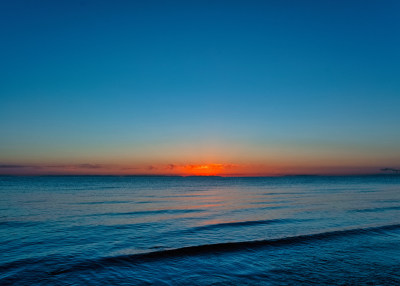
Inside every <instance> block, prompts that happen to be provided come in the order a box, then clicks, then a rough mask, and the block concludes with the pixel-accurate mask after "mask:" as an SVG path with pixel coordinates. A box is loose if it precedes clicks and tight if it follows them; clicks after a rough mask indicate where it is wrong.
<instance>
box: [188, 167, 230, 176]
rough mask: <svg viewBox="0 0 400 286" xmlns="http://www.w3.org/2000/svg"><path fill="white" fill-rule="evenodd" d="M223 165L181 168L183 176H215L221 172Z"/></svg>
mask: <svg viewBox="0 0 400 286" xmlns="http://www.w3.org/2000/svg"><path fill="white" fill-rule="evenodd" d="M224 168H225V166H224V165H223V164H203V165H186V166H184V167H183V170H184V172H185V174H188V175H193V176H217V175H219V174H220V173H221V172H222V171H223V170H224Z"/></svg>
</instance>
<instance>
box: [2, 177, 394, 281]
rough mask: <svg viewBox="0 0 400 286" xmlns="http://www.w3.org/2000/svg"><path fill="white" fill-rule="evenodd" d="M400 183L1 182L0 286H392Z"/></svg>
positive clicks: (286, 179)
mask: <svg viewBox="0 0 400 286" xmlns="http://www.w3.org/2000/svg"><path fill="white" fill-rule="evenodd" d="M399 219H400V176H364V177H282V178H217V177H208V178H207V177H203V178H202V177H191V178H190V177H188V178H181V177H0V284H1V285H188V284H190V285H302V284H304V285H309V284H316V285H323V284H325V285H326V284H335V285H349V284H350V285H354V284H357V285H400V220H399Z"/></svg>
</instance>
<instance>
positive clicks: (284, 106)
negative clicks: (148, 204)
mask: <svg viewBox="0 0 400 286" xmlns="http://www.w3.org/2000/svg"><path fill="white" fill-rule="evenodd" d="M399 13H400V2H399V1H397V0H392V1H391V0H382V1H369V0H363V1H361V0H360V1H350V0H349V1H337V0H332V1H329V0H326V1H317V0H315V1H308V0H304V1H286V0H283V1H278V0H276V1H251V0H250V1H235V0H231V1H218V0H216V1H205V0H203V1H152V0H149V1H100V0H97V1H85V0H82V1H45V0H42V1H20V0H15V1H1V2H0V37H1V45H0V63H1V68H0V174H17V175H35V174H116V175H129V174H131V175H135V174H150V175H151V174H162V175H223V176H274V175H291V174H364V173H377V172H380V169H382V168H398V167H400V148H399V146H400V132H399V130H400V129H399V123H400V112H399V108H400V52H399V51H400V17H399Z"/></svg>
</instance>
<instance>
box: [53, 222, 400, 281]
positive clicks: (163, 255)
mask: <svg viewBox="0 0 400 286" xmlns="http://www.w3.org/2000/svg"><path fill="white" fill-rule="evenodd" d="M398 229H400V224H393V225H384V226H378V227H367V228H356V229H346V230H337V231H330V232H322V233H315V234H306V235H298V236H291V237H284V238H277V239H266V240H252V241H241V242H225V243H216V244H205V245H196V246H188V247H182V248H175V249H167V250H160V251H153V252H147V253H139V254H132V255H121V256H114V257H104V258H100V259H97V260H95V261H93V260H90V261H85V262H82V263H80V264H79V265H73V266H72V267H71V268H63V269H56V270H54V271H50V272H48V274H49V275H59V274H63V273H67V272H72V271H75V270H76V269H79V270H83V269H97V268H102V267H107V266H113V265H118V264H126V263H133V264H134V263H141V262H146V261H154V260H159V259H169V258H177V257H185V256H195V255H207V254H217V253H225V252H232V251H243V250H254V249H257V248H261V247H280V246H291V245H296V244H307V243H311V242H313V241H320V240H328V239H334V238H340V237H344V236H353V235H365V234H371V233H382V232H385V231H393V230H398Z"/></svg>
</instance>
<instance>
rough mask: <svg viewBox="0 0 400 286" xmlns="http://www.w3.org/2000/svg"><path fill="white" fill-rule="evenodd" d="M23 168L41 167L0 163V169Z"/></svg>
mask: <svg viewBox="0 0 400 286" xmlns="http://www.w3.org/2000/svg"><path fill="white" fill-rule="evenodd" d="M25 168H31V169H40V168H42V167H41V166H36V165H16V164H0V169H25Z"/></svg>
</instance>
